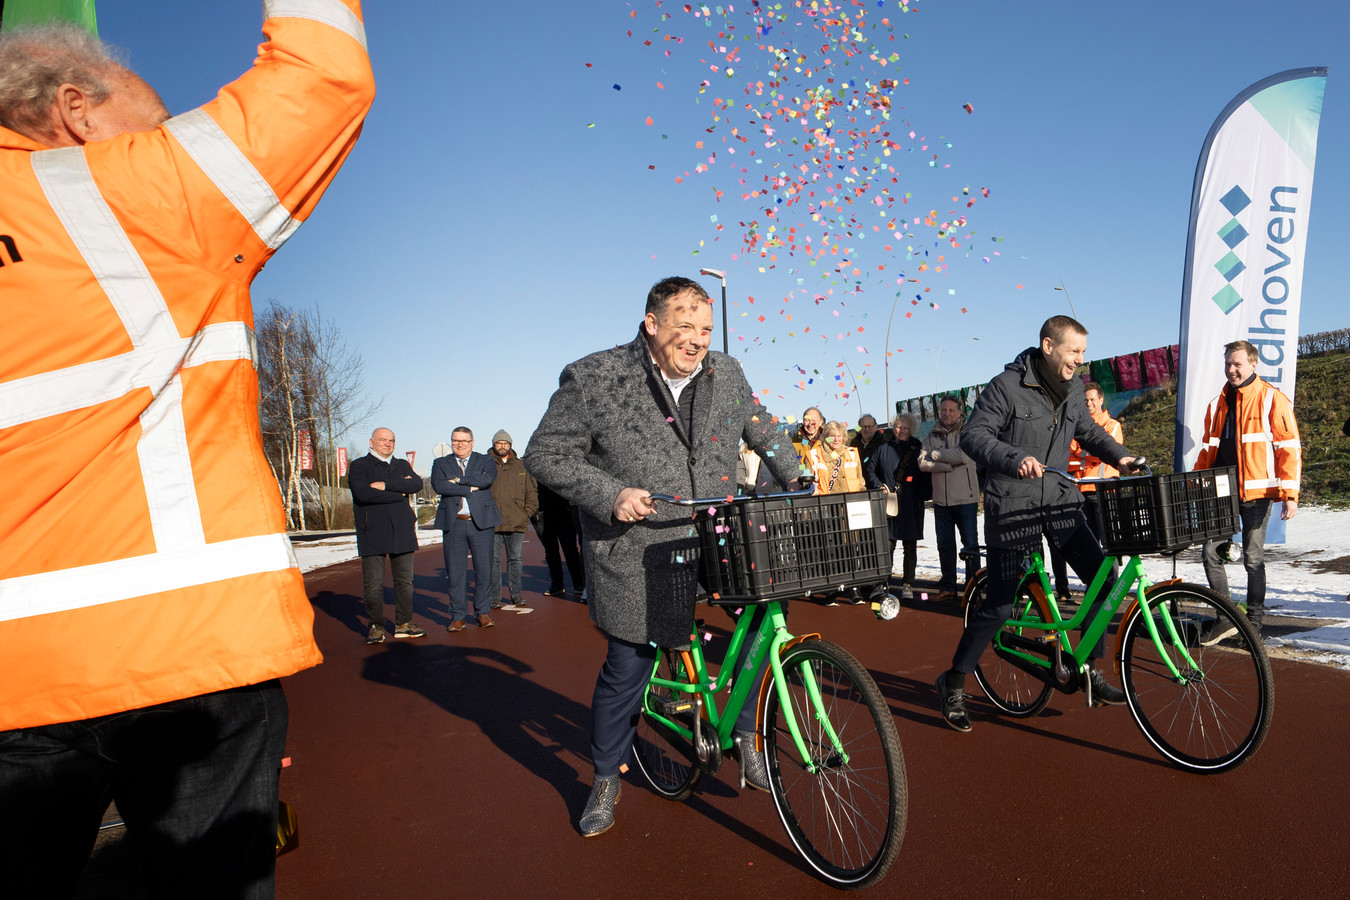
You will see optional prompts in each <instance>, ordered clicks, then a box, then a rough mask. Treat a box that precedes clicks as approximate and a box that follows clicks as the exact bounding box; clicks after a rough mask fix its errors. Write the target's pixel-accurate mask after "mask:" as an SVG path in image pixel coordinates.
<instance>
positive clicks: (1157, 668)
mask: <svg viewBox="0 0 1350 900" xmlns="http://www.w3.org/2000/svg"><path fill="white" fill-rule="evenodd" d="M1139 463H1140V465H1141V466H1142V464H1143V460H1140V461H1139ZM1144 469H1145V471H1146V472H1147V471H1148V470H1147V467H1146V466H1144ZM1046 471H1047V472H1054V473H1055V474H1057V475H1060V476H1062V477H1064V478H1067V479H1069V480H1070V481H1073V482H1075V483H1077V484H1083V483H1095V484H1097V485H1098V490H1099V491H1101V492H1102V493H1101V495H1100V499H1099V502H1100V504H1101V509H1102V520H1103V527H1104V535H1103V544H1104V545H1105V547H1106V550H1107V556H1106V559H1105V561H1104V562H1103V563H1102V565H1101V568H1100V569H1099V570H1098V571H1097V573H1096V575H1095V577H1094V578H1093V579H1092V583H1091V584H1090V585H1089V586H1088V587H1087V591H1086V593H1085V595H1084V598H1083V602H1082V604H1081V605H1080V606H1079V608H1078V609H1077V611H1076V612H1075V613H1074V614H1073V616H1071V617H1070V618H1068V619H1065V618H1064V616H1063V615H1062V614H1061V612H1060V608H1059V604H1058V603H1057V602H1056V600H1055V595H1054V591H1053V590H1052V589H1051V586H1050V579H1049V576H1048V575H1047V573H1046V570H1045V564H1044V562H1043V560H1042V558H1041V554H1040V552H1039V551H1033V552H1031V553H1030V554H1029V556H1028V559H1027V561H1026V564H1025V573H1024V575H1023V576H1022V582H1021V584H1020V585H1019V587H1018V591H1017V594H1016V600H1015V604H1014V607H1013V617H1012V618H1010V619H1009V620H1008V622H1007V623H1006V624H1005V625H1004V626H1003V629H1002V630H1001V631H1000V632H999V633H998V634H997V635H995V637H994V640H993V641H992V642H991V644H990V645H989V647H987V648H986V649H985V652H984V654H983V656H981V658H980V662H979V665H978V666H977V667H976V669H975V680H976V681H977V682H978V683H979V686H980V689H981V690H982V691H983V692H984V695H985V697H987V698H988V699H989V702H990V703H992V704H993V705H994V706H995V707H996V708H997V709H998V710H999V711H1000V712H1002V713H1004V714H1006V715H1009V716H1014V717H1018V718H1025V717H1030V716H1035V715H1037V714H1038V713H1040V712H1041V711H1042V710H1043V709H1045V707H1046V705H1047V704H1048V703H1049V702H1050V696H1051V692H1052V691H1054V690H1059V691H1063V692H1065V693H1073V692H1075V691H1079V690H1082V689H1083V687H1084V682H1085V681H1087V678H1086V674H1087V670H1086V668H1085V666H1084V664H1085V662H1086V660H1087V655H1088V649H1089V648H1090V647H1092V646H1094V645H1095V644H1096V642H1097V640H1098V639H1099V638H1100V637H1101V636H1102V635H1104V634H1105V633H1106V630H1107V627H1108V625H1109V624H1110V623H1111V620H1112V619H1113V618H1114V616H1115V614H1116V612H1117V611H1118V610H1120V609H1121V608H1122V607H1125V612H1124V614H1123V615H1122V616H1121V620H1120V621H1121V624H1120V626H1119V628H1118V629H1117V631H1116V640H1115V650H1114V653H1113V655H1112V656H1113V661H1114V663H1115V666H1116V669H1117V671H1118V672H1119V673H1120V676H1121V681H1122V686H1123V688H1124V691H1125V699H1126V703H1127V705H1128V706H1129V709H1130V714H1131V715H1132V716H1133V717H1134V721H1135V723H1136V724H1137V725H1138V726H1139V729H1140V730H1141V731H1142V732H1143V733H1144V737H1145V738H1146V739H1147V740H1148V742H1149V743H1150V744H1152V745H1153V747H1154V748H1155V749H1157V750H1158V752H1159V753H1161V754H1162V755H1163V756H1165V757H1166V758H1167V759H1168V760H1170V761H1171V762H1172V763H1173V764H1175V765H1177V766H1179V767H1180V768H1183V769H1188V770H1190V771H1194V772H1204V773H1214V772H1226V771H1228V770H1230V769H1234V768H1237V767H1238V766H1240V765H1242V764H1243V763H1244V762H1246V761H1247V760H1249V759H1251V758H1252V757H1253V756H1254V755H1255V754H1256V751H1257V750H1258V749H1260V747H1261V743H1262V742H1263V741H1264V740H1265V738H1266V733H1267V732H1268V731H1269V730H1270V722H1271V717H1272V715H1273V712H1274V706H1275V693H1274V678H1273V676H1272V674H1271V671H1270V661H1269V659H1267V657H1266V652H1265V648H1264V647H1263V646H1262V644H1261V640H1260V638H1259V637H1257V635H1256V632H1255V630H1254V629H1253V628H1252V626H1251V624H1250V623H1249V622H1248V621H1247V617H1246V616H1245V615H1244V614H1243V613H1242V612H1241V611H1239V610H1238V608H1237V607H1236V606H1234V605H1233V603H1232V602H1231V601H1229V600H1227V599H1226V598H1224V597H1223V596H1221V595H1219V594H1217V593H1215V592H1214V591H1212V590H1210V589H1209V588H1208V587H1204V586H1201V585H1198V584H1188V583H1185V582H1182V581H1181V580H1180V579H1176V578H1173V579H1171V580H1168V581H1162V582H1158V583H1153V582H1151V581H1149V579H1148V577H1147V576H1146V575H1145V574H1144V570H1143V561H1142V559H1141V558H1140V554H1141V553H1155V552H1164V551H1170V550H1178V549H1182V548H1184V547H1186V546H1188V545H1190V544H1192V543H1199V542H1201V541H1203V540H1212V539H1215V538H1220V537H1225V536H1227V535H1230V534H1233V533H1234V532H1235V531H1236V530H1237V526H1236V522H1237V497H1236V495H1235V493H1233V492H1232V491H1231V486H1232V485H1234V484H1236V473H1235V471H1234V470H1233V469H1232V468H1228V469H1210V470H1205V471H1200V472H1185V473H1178V474H1175V475H1156V476H1155V475H1152V474H1151V473H1149V474H1146V475H1145V476H1143V477H1140V478H1122V479H1078V478H1074V477H1073V476H1071V475H1069V474H1068V473H1067V472H1063V471H1061V470H1059V469H1051V468H1047V469H1046ZM1115 566H1119V571H1120V574H1119V576H1118V577H1117V578H1116V581H1115V584H1114V586H1113V587H1112V588H1111V590H1110V591H1109V593H1107V594H1106V599H1105V601H1104V602H1103V603H1102V606H1101V607H1100V609H1098V611H1097V613H1096V615H1095V616H1094V617H1093V619H1092V621H1091V622H1090V623H1089V625H1088V628H1087V631H1086V632H1085V633H1084V635H1083V639H1082V640H1081V641H1080V642H1079V644H1078V646H1077V647H1074V645H1073V643H1072V641H1071V638H1070V634H1069V632H1070V630H1072V629H1077V628H1078V627H1080V626H1081V625H1082V624H1083V623H1084V622H1085V621H1087V617H1088V610H1089V609H1090V608H1091V606H1092V604H1093V601H1094V600H1095V599H1096V598H1097V597H1098V596H1100V595H1101V593H1102V591H1103V590H1104V588H1105V585H1106V583H1107V581H1108V580H1109V579H1110V578H1111V573H1112V569H1113V567H1115ZM986 579H987V576H986V571H985V570H984V569H980V570H979V571H978V572H977V573H976V574H975V576H974V577H973V578H972V579H971V581H970V583H969V584H968V585H967V586H966V592H965V603H966V613H965V615H966V620H967V622H969V619H970V616H971V614H972V612H973V611H974V610H976V609H978V608H979V604H980V603H982V602H983V600H984V597H985V594H986ZM1131 595H1133V596H1131ZM1216 621H1220V622H1226V623H1228V624H1229V625H1231V626H1232V627H1233V628H1234V629H1235V630H1236V634H1234V635H1233V636H1232V638H1230V639H1229V640H1226V641H1218V642H1214V643H1212V644H1206V643H1202V635H1203V634H1205V633H1206V631H1207V630H1208V629H1209V626H1211V625H1212V623H1214V622H1216ZM1222 630H1226V629H1222ZM1088 702H1089V703H1091V702H1092V699H1091V694H1090V693H1089V696H1088Z"/></svg>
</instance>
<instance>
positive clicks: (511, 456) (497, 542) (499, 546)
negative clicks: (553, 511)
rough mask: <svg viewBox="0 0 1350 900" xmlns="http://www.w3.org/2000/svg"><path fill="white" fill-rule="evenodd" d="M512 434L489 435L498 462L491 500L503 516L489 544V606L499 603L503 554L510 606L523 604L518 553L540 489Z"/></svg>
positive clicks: (493, 456)
mask: <svg viewBox="0 0 1350 900" xmlns="http://www.w3.org/2000/svg"><path fill="white" fill-rule="evenodd" d="M511 443H512V441H511V435H509V434H507V433H506V429H502V430H501V431H498V432H497V433H496V434H494V435H493V436H492V461H493V462H495V463H496V464H497V479H496V480H495V481H493V482H492V499H493V500H494V501H495V502H496V504H497V511H498V512H500V513H501V515H502V524H500V525H498V526H497V534H496V537H495V538H494V540H493V543H492V580H493V585H492V605H493V607H494V608H495V607H498V606H501V605H502V601H501V591H500V590H499V589H498V584H497V581H498V579H499V578H501V574H502V557H503V556H505V557H506V584H507V588H508V589H509V591H510V594H509V595H508V596H509V597H510V598H511V603H512V605H513V606H524V605H525V597H524V595H522V594H521V592H520V556H521V548H522V547H523V546H524V544H525V529H527V528H528V527H529V525H530V517H531V516H533V515H534V514H535V513H536V512H538V510H539V491H538V489H537V488H536V486H535V483H534V479H533V478H531V477H530V473H529V472H526V471H525V464H524V463H523V462H521V461H520V457H519V456H517V455H516V451H514V450H512V449H511Z"/></svg>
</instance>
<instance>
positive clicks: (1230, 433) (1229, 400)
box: [1214, 372, 1256, 468]
mask: <svg viewBox="0 0 1350 900" xmlns="http://www.w3.org/2000/svg"><path fill="white" fill-rule="evenodd" d="M1255 380H1256V373H1255V372H1253V373H1252V375H1251V377H1250V378H1248V379H1247V380H1246V381H1244V382H1242V384H1240V385H1238V386H1237V387H1233V386H1232V385H1231V384H1225V385H1224V386H1223V402H1224V403H1226V404H1227V405H1228V415H1227V416H1225V417H1224V420H1223V431H1222V432H1220V433H1219V452H1218V454H1217V456H1216V457H1215V460H1214V466H1215V468H1218V467H1220V466H1236V465H1237V464H1238V434H1237V405H1238V390H1240V389H1241V388H1245V387H1246V386H1247V385H1249V384H1251V383H1252V382H1253V381H1255Z"/></svg>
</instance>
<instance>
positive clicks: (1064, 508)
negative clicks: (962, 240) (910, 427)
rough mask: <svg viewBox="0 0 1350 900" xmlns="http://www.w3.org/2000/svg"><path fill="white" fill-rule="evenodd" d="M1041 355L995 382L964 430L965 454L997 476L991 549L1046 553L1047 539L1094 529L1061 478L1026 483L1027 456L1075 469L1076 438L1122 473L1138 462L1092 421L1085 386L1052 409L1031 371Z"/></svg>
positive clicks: (992, 490)
mask: <svg viewBox="0 0 1350 900" xmlns="http://www.w3.org/2000/svg"><path fill="white" fill-rule="evenodd" d="M1039 352H1040V350H1039V349H1038V348H1036V347H1028V348H1027V349H1026V350H1023V351H1022V353H1021V355H1019V356H1018V357H1017V359H1015V360H1013V361H1012V362H1010V363H1008V365H1007V366H1005V367H1004V369H1003V371H1002V372H1000V373H999V374H998V375H996V376H994V379H993V380H992V381H990V382H989V385H988V386H987V387H986V388H985V389H984V390H983V391H982V392H980V397H979V399H978V400H976V401H975V409H974V410H972V412H971V414H970V421H968V422H967V423H966V425H965V427H964V428H962V429H961V449H962V450H963V451H965V453H966V455H967V456H969V457H970V458H971V459H973V460H975V462H976V463H978V464H979V465H981V466H983V467H984V468H985V469H986V470H987V472H988V476H989V477H988V480H987V481H986V483H985V487H984V540H985V543H986V544H988V545H989V546H990V547H1002V548H1010V549H1032V548H1038V547H1040V546H1041V535H1042V533H1044V534H1046V535H1048V536H1049V537H1050V540H1051V541H1052V542H1053V543H1054V544H1055V545H1056V546H1058V545H1059V544H1060V542H1061V541H1063V540H1064V539H1066V538H1067V537H1068V536H1069V535H1070V534H1071V533H1072V532H1073V530H1074V529H1075V528H1077V527H1079V526H1080V525H1082V526H1084V527H1085V526H1086V524H1087V520H1086V519H1084V518H1083V513H1082V511H1081V509H1080V507H1081V506H1082V504H1083V495H1082V494H1081V493H1079V491H1078V487H1077V486H1076V485H1074V484H1073V483H1072V482H1070V481H1068V480H1066V479H1064V478H1060V477H1059V476H1058V475H1053V474H1048V475H1045V476H1044V477H1042V478H1019V477H1018V475H1017V468H1018V466H1019V465H1020V464H1021V462H1022V459H1023V458H1024V457H1027V456H1034V457H1035V458H1036V459H1037V460H1039V461H1040V463H1041V465H1044V466H1053V467H1055V468H1057V469H1067V468H1068V465H1069V446H1070V445H1071V444H1072V443H1073V441H1074V439H1075V438H1077V439H1078V443H1080V444H1082V445H1083V446H1084V447H1086V448H1087V449H1088V450H1089V451H1091V452H1092V453H1094V454H1096V455H1097V456H1099V457H1100V458H1102V459H1104V460H1107V461H1108V462H1110V463H1111V464H1112V465H1115V466H1117V467H1119V465H1120V460H1121V459H1122V458H1123V457H1126V456H1130V455H1131V454H1130V452H1129V451H1128V450H1126V449H1125V448H1124V447H1123V446H1121V445H1120V444H1118V443H1116V441H1115V440H1114V439H1113V438H1112V437H1111V436H1110V435H1109V434H1107V433H1106V430H1105V429H1104V428H1102V426H1100V425H1098V424H1097V423H1096V422H1094V421H1092V416H1090V415H1088V411H1087V403H1086V401H1084V399H1083V395H1084V390H1083V382H1082V381H1080V380H1079V379H1077V378H1074V379H1072V380H1071V381H1070V382H1069V391H1068V394H1067V395H1066V396H1065V398H1064V402H1063V403H1061V404H1059V406H1057V407H1056V406H1051V404H1050V397H1049V395H1048V394H1047V393H1046V392H1045V390H1044V389H1043V388H1042V387H1041V386H1040V384H1039V383H1038V382H1037V380H1036V371H1035V369H1034V368H1032V365H1031V359H1032V354H1033V353H1039Z"/></svg>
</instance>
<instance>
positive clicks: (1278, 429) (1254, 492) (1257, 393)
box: [1195, 378, 1303, 501]
mask: <svg viewBox="0 0 1350 900" xmlns="http://www.w3.org/2000/svg"><path fill="white" fill-rule="evenodd" d="M1224 393H1225V391H1220V392H1219V396H1217V397H1215V398H1214V399H1213V400H1211V401H1210V402H1209V408H1207V409H1206V410H1205V432H1204V437H1203V438H1202V439H1201V441H1200V455H1199V456H1197V457H1196V459H1195V468H1196V469H1210V468H1213V467H1214V466H1215V464H1216V462H1217V459H1218V456H1219V438H1220V437H1221V436H1222V435H1223V424H1224V420H1226V419H1227V418H1228V416H1229V415H1231V414H1232V411H1231V410H1229V408H1228V401H1227V400H1226V399H1225V398H1224ZM1236 424H1237V442H1238V482H1239V483H1240V484H1241V486H1242V493H1241V497H1242V500H1243V501H1247V500H1259V499H1261V498H1263V497H1269V498H1270V499H1272V500H1294V501H1297V500H1298V488H1299V481H1300V479H1301V478H1302V477H1303V446H1302V444H1301V443H1300V441H1299V436H1298V423H1297V422H1295V421H1294V405H1293V404H1292V403H1290V402H1289V398H1288V397H1286V396H1285V395H1284V392H1283V391H1281V390H1280V389H1279V388H1277V387H1274V386H1272V385H1270V384H1269V383H1267V382H1265V381H1262V380H1261V379H1260V378H1253V379H1252V383H1251V384H1249V385H1247V386H1246V387H1240V388H1238V389H1237V422H1236Z"/></svg>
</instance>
